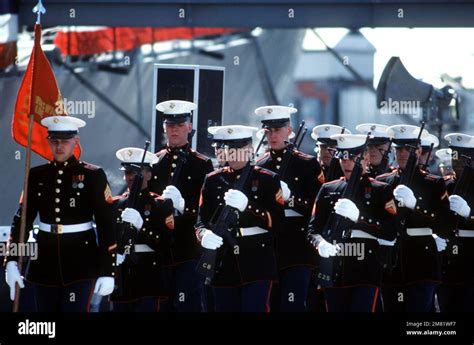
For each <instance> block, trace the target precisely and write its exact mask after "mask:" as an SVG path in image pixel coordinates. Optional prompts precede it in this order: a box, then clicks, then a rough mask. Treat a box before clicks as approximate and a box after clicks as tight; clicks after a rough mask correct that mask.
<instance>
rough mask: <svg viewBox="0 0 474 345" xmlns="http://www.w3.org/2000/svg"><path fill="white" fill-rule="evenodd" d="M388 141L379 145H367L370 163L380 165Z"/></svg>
mask: <svg viewBox="0 0 474 345" xmlns="http://www.w3.org/2000/svg"><path fill="white" fill-rule="evenodd" d="M388 145H389V144H388V143H385V144H380V145H368V148H369V157H370V164H372V165H375V166H377V165H380V164H381V163H382V159H383V155H384V153H385V152H386V151H387V150H388Z"/></svg>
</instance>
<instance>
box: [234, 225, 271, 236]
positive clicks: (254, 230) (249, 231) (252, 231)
mask: <svg viewBox="0 0 474 345" xmlns="http://www.w3.org/2000/svg"><path fill="white" fill-rule="evenodd" d="M267 232H268V231H267V230H265V229H262V228H261V227H258V226H252V227H250V228H240V235H241V236H253V235H259V234H264V233H267Z"/></svg>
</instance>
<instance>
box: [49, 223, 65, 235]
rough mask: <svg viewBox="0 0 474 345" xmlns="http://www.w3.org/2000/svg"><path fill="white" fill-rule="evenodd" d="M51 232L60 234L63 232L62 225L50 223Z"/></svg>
mask: <svg viewBox="0 0 474 345" xmlns="http://www.w3.org/2000/svg"><path fill="white" fill-rule="evenodd" d="M51 232H52V233H53V234H62V233H63V225H62V224H52V225H51Z"/></svg>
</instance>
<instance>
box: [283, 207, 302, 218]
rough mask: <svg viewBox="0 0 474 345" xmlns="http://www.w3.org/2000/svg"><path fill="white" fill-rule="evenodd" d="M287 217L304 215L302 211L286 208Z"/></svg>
mask: <svg viewBox="0 0 474 345" xmlns="http://www.w3.org/2000/svg"><path fill="white" fill-rule="evenodd" d="M285 217H303V215H302V214H301V213H298V212H296V211H294V210H292V209H289V208H287V209H285Z"/></svg>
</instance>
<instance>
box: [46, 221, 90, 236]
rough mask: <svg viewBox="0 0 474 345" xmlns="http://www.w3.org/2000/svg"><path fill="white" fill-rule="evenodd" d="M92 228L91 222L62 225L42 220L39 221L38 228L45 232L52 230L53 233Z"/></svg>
mask: <svg viewBox="0 0 474 345" xmlns="http://www.w3.org/2000/svg"><path fill="white" fill-rule="evenodd" d="M92 228H93V223H92V222H86V223H81V224H71V225H63V224H46V223H43V222H40V223H39V229H40V230H41V231H45V232H52V233H55V234H67V233H73V232H82V231H87V230H91V229H92Z"/></svg>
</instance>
